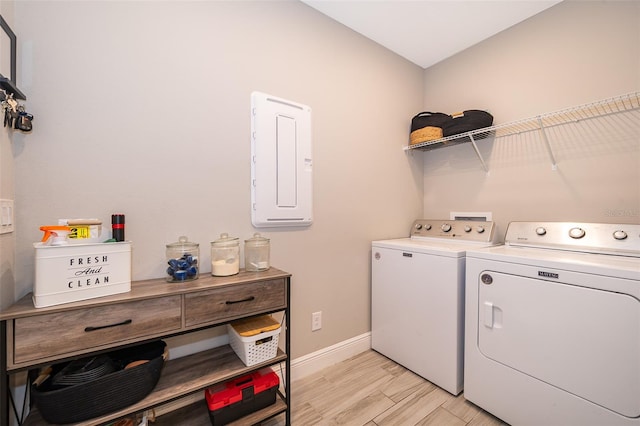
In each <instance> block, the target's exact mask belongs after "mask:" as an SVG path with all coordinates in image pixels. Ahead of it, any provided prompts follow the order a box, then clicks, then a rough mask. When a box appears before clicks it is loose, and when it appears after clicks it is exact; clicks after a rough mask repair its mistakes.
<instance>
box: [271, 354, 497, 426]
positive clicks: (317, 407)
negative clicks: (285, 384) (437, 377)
mask: <svg viewBox="0 0 640 426" xmlns="http://www.w3.org/2000/svg"><path fill="white" fill-rule="evenodd" d="M291 388H292V392H291V397H292V400H293V401H292V402H293V404H292V424H293V425H295V426H311V425H350V426H387V425H398V426H413V425H420V426H427V425H429V426H464V425H468V426H499V425H500V426H503V425H506V423H504V422H502V421H501V420H500V419H498V418H496V417H494V416H492V415H491V414H489V413H487V412H485V411H483V410H482V409H480V408H478V407H477V406H475V405H473V404H472V403H470V402H469V401H467V400H465V399H464V396H463V395H460V396H458V397H455V396H453V395H451V394H449V393H448V392H446V391H444V390H442V389H440V388H438V387H437V386H435V385H434V384H432V383H430V382H429V381H427V380H425V379H423V378H421V377H420V376H418V375H416V374H414V373H412V372H411V371H409V370H407V369H406V368H404V367H402V366H400V365H398V364H396V363H395V362H393V361H391V360H389V359H388V358H386V357H384V356H382V355H380V354H379V353H377V352H375V351H373V350H369V351H366V352H363V353H361V354H358V355H356V356H354V357H353V358H350V359H348V360H346V361H343V362H340V363H338V364H336V365H334V366H332V367H329V368H327V369H325V370H323V371H320V372H318V373H315V374H313V375H311V376H308V377H306V378H304V379H302V380H299V381H296V382H294V383H292V384H291ZM282 424H284V420H283V417H282V416H281V417H280V418H275V419H272V420H270V421H269V422H265V423H264V426H280V425H282Z"/></svg>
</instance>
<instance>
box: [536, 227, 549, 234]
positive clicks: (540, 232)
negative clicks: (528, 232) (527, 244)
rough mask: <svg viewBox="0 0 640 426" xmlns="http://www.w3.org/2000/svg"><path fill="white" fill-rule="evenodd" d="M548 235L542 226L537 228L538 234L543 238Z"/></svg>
mask: <svg viewBox="0 0 640 426" xmlns="http://www.w3.org/2000/svg"><path fill="white" fill-rule="evenodd" d="M546 233H547V230H546V229H544V228H543V227H542V226H539V227H537V228H536V234H538V235H540V236H542V235H545V234H546Z"/></svg>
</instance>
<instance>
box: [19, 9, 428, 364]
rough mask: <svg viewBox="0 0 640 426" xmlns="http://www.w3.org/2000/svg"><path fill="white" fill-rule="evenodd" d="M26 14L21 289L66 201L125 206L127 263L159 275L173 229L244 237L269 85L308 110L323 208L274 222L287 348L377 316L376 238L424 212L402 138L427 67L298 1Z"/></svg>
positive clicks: (205, 249) (417, 173)
mask: <svg viewBox="0 0 640 426" xmlns="http://www.w3.org/2000/svg"><path fill="white" fill-rule="evenodd" d="M16 23H17V24H16V30H17V31H16V32H17V33H18V34H19V37H20V40H21V47H22V63H21V67H20V69H21V71H22V72H21V77H22V79H21V87H22V89H23V91H24V92H25V93H26V94H27V95H28V97H29V101H28V105H29V108H30V109H31V110H32V112H33V113H34V114H35V120H34V131H33V133H32V134H30V135H28V136H26V137H24V138H23V139H21V140H20V141H17V142H15V143H14V151H15V152H14V159H15V186H16V204H17V212H18V217H19V219H18V229H17V232H16V235H17V261H16V276H17V291H16V293H17V296H22V295H24V294H26V293H27V292H29V291H31V286H32V279H33V267H34V265H33V248H32V243H33V242H34V241H38V240H39V239H40V231H39V230H38V228H39V226H41V225H45V224H52V223H55V222H56V221H57V219H58V218H64V217H96V216H97V217H100V218H102V219H103V220H108V219H110V216H109V215H110V214H111V213H115V212H122V213H124V214H125V215H126V222H127V223H126V236H127V238H128V239H130V240H131V241H133V278H134V279H145V278H153V277H161V276H163V274H164V270H165V266H164V265H165V245H166V244H167V243H171V242H174V241H176V240H177V238H178V236H180V235H187V236H188V237H189V238H190V240H192V241H195V242H198V243H200V253H201V264H202V265H210V262H209V260H210V244H209V243H210V241H212V240H214V239H216V238H218V237H219V234H220V233H222V232H228V233H229V234H230V235H233V236H237V237H239V238H241V239H242V240H244V239H246V238H249V237H251V236H252V235H253V233H254V232H255V231H256V230H255V229H254V228H253V227H252V225H251V219H250V186H249V183H250V162H249V161H250V138H249V133H250V94H251V92H252V91H254V90H258V91H262V92H266V93H269V94H272V95H274V96H278V97H281V98H285V99H289V100H292V101H295V102H299V103H303V104H306V105H309V106H310V107H311V108H312V110H313V113H312V128H313V156H314V158H313V159H314V175H313V178H314V189H313V202H314V223H313V225H312V226H311V227H309V228H303V229H286V230H278V231H268V232H264V235H265V236H266V237H268V238H271V248H272V256H271V261H272V265H274V266H276V267H278V268H280V269H284V270H286V271H288V272H291V273H292V274H293V281H292V282H293V286H292V321H293V332H292V339H293V342H294V344H293V357H294V358H295V357H299V356H301V355H303V354H307V353H310V352H313V351H315V350H318V349H320V348H325V347H327V346H330V345H332V344H335V343H337V342H341V341H343V340H346V339H349V338H351V337H353V336H357V335H360V334H363V333H366V332H367V331H369V329H370V324H369V302H370V299H369V274H370V273H369V251H370V248H369V247H370V242H371V240H372V239H377V238H388V237H393V236H397V235H402V234H404V233H406V230H407V226H408V225H409V224H410V223H411V221H412V220H413V219H414V218H415V217H418V216H420V215H421V213H422V192H423V189H422V160H421V159H416V158H408V157H407V156H406V155H405V153H404V152H403V150H402V147H403V146H404V145H405V143H406V140H407V131H408V125H409V124H408V117H411V114H412V113H413V112H414V111H416V110H419V109H420V107H421V104H422V96H423V84H424V83H423V70H422V69H420V68H419V67H417V66H415V65H413V64H411V63H409V62H407V61H406V60H404V59H402V58H400V57H398V56H397V55H395V54H393V53H391V52H389V51H387V50H386V49H384V48H382V47H380V46H378V45H377V44H374V43H372V42H370V41H368V40H367V39H365V38H363V37H362V36H360V35H358V34H356V33H354V32H352V31H350V30H348V29H347V28H345V27H343V26H341V25H339V24H337V23H335V22H334V21H332V20H330V19H329V18H327V17H325V16H324V15H322V14H320V13H318V12H317V11H315V10H313V9H311V8H310V7H308V6H306V5H305V4H303V3H300V2H298V1H277V2H263V1H257V2H245V1H242V2H237V1H229V2H225V1H205V2H202V1H197V2H182V1H180V2H178V1H175V2H110V1H109V2H107V1H90V2H77V1H69V2H65V1H54V2H49V1H29V2H17V3H16ZM207 268H208V269H207ZM202 271H203V273H208V272H209V271H210V267H207V266H203V268H202ZM315 311H322V312H323V328H322V330H320V331H317V332H314V333H311V313H312V312H315Z"/></svg>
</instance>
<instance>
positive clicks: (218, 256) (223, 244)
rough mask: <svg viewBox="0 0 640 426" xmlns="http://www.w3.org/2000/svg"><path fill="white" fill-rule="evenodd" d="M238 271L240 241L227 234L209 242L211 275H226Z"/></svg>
mask: <svg viewBox="0 0 640 426" xmlns="http://www.w3.org/2000/svg"><path fill="white" fill-rule="evenodd" d="M238 272H240V241H239V240H238V238H237V237H230V236H229V234H226V233H225V234H220V238H218V239H217V240H215V241H212V242H211V275H213V276H216V277H227V276H229V275H235V274H237V273H238Z"/></svg>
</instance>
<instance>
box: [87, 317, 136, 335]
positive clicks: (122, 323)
mask: <svg viewBox="0 0 640 426" xmlns="http://www.w3.org/2000/svg"><path fill="white" fill-rule="evenodd" d="M132 322H133V321H132V320H130V319H128V320H124V321H122V322H118V323H115V324H109V325H99V326H98V327H86V328H85V329H84V331H87V332H89V331H96V330H102V329H103V328H109V327H117V326H119V325H127V324H131V323H132Z"/></svg>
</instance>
